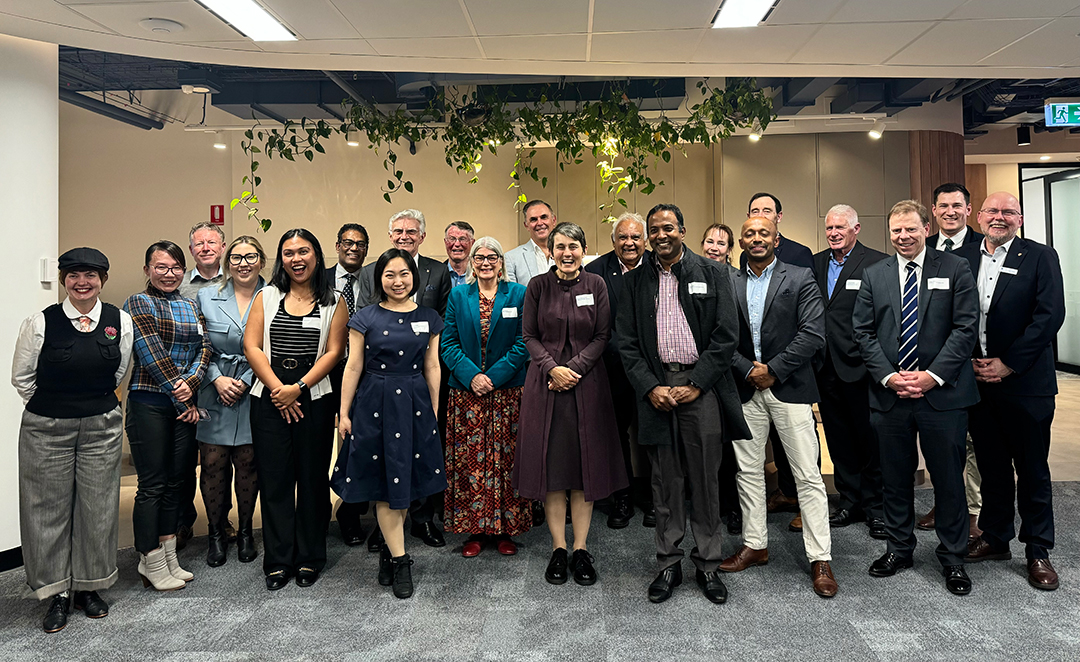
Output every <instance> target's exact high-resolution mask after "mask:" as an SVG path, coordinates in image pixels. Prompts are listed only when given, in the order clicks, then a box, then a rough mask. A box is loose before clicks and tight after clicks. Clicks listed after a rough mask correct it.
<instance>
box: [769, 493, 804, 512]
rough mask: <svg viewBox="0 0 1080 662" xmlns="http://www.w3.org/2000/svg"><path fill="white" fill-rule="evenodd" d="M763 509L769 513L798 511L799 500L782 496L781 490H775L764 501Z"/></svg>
mask: <svg viewBox="0 0 1080 662" xmlns="http://www.w3.org/2000/svg"><path fill="white" fill-rule="evenodd" d="M765 510H766V511H767V512H770V513H797V512H799V500H798V499H792V498H791V497H789V496H784V493H783V492H781V491H780V490H776V491H775V492H773V493H772V494H770V495H769V498H768V500H767V501H765Z"/></svg>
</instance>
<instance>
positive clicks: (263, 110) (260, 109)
mask: <svg viewBox="0 0 1080 662" xmlns="http://www.w3.org/2000/svg"><path fill="white" fill-rule="evenodd" d="M251 109H252V110H254V111H255V112H257V113H261V114H263V115H265V116H266V117H269V118H270V119H272V120H275V121H277V122H281V123H282V124H285V123H286V122H288V121H289V119H288V118H287V117H282V116H281V115H278V114H277V113H275V112H274V111H272V110H270V109H269V108H267V107H266V106H264V105H262V104H261V103H253V104H251Z"/></svg>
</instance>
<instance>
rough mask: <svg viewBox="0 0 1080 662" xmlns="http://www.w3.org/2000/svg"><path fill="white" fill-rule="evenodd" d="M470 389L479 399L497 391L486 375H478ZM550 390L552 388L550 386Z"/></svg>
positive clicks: (473, 379)
mask: <svg viewBox="0 0 1080 662" xmlns="http://www.w3.org/2000/svg"><path fill="white" fill-rule="evenodd" d="M469 388H470V389H472V392H473V393H474V394H476V396H477V397H480V396H484V395H487V394H488V393H491V392H492V391H494V390H495V385H494V384H492V383H491V378H490V377H488V376H487V375H485V374H484V373H482V372H481V373H477V375H476V376H475V377H473V378H472V381H471V382H469ZM548 388H551V386H550V384H549V385H548Z"/></svg>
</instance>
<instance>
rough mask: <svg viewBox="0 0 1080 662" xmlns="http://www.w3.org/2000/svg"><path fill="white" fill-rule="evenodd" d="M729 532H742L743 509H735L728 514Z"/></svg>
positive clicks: (737, 533)
mask: <svg viewBox="0 0 1080 662" xmlns="http://www.w3.org/2000/svg"><path fill="white" fill-rule="evenodd" d="M727 532H728V533H729V534H731V535H733V536H737V535H739V534H741V533H742V511H741V510H733V511H731V512H730V513H728V516H727Z"/></svg>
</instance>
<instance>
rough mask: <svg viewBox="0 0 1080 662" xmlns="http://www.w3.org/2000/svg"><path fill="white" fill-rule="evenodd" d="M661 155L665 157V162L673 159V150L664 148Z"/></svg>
mask: <svg viewBox="0 0 1080 662" xmlns="http://www.w3.org/2000/svg"><path fill="white" fill-rule="evenodd" d="M660 157H661V158H662V159H664V163H667V162H669V161H671V152H669V151H667V150H664V151H663V152H661V153H660Z"/></svg>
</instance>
